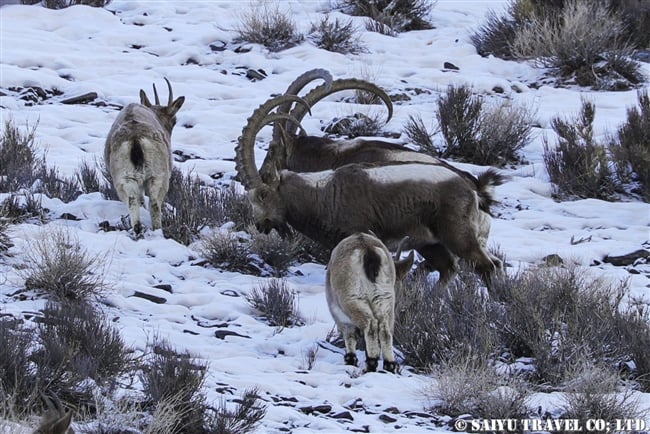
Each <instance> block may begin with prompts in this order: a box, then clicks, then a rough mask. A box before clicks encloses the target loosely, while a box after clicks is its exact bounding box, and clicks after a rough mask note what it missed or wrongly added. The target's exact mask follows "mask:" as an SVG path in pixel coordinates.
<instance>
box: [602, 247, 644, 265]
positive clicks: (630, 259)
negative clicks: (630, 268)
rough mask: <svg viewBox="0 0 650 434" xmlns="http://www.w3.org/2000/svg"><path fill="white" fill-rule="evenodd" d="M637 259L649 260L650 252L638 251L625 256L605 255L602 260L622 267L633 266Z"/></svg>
mask: <svg viewBox="0 0 650 434" xmlns="http://www.w3.org/2000/svg"><path fill="white" fill-rule="evenodd" d="M639 259H646V260H647V259H650V251H648V250H645V249H639V250H636V251H634V252H632V253H628V254H626V255H618V256H612V255H607V256H605V257H604V258H603V261H604V262H607V263H608V264H612V265H616V266H619V267H620V266H623V265H634V263H635V262H636V261H637V260H639Z"/></svg>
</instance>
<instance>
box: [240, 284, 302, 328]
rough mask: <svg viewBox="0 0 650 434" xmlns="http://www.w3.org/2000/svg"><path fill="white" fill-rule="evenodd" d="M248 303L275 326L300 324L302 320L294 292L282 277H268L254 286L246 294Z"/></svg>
mask: <svg viewBox="0 0 650 434" xmlns="http://www.w3.org/2000/svg"><path fill="white" fill-rule="evenodd" d="M246 300H247V301H248V303H249V304H250V305H251V306H252V307H253V308H254V309H255V310H257V311H259V312H260V313H261V314H262V316H263V317H264V318H265V319H266V321H268V323H269V325H272V326H276V327H291V326H296V325H302V324H303V320H302V319H301V318H300V314H299V313H298V300H297V298H296V292H295V291H294V290H292V289H291V288H289V285H288V284H287V281H286V280H284V279H276V278H274V279H270V280H268V281H267V282H266V283H264V284H261V285H259V286H256V287H255V288H253V289H252V290H251V292H250V293H249V294H248V295H247V296H246Z"/></svg>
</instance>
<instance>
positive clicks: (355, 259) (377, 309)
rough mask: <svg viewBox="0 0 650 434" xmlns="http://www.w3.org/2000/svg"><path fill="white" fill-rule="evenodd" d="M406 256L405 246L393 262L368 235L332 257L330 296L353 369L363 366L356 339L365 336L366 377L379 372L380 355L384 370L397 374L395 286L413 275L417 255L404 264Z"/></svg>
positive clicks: (327, 288) (344, 243)
mask: <svg viewBox="0 0 650 434" xmlns="http://www.w3.org/2000/svg"><path fill="white" fill-rule="evenodd" d="M403 241H405V239H404V240H403ZM402 244H403V243H402ZM401 251H402V249H401V246H400V247H398V249H397V253H395V260H393V258H392V257H391V255H390V252H389V251H388V248H387V247H386V246H385V245H384V243H382V242H381V241H380V240H379V238H377V237H375V236H374V235H372V234H367V233H357V234H352V235H350V236H349V237H347V238H344V239H343V240H342V241H341V242H340V243H339V244H338V245H337V246H336V247H335V248H334V250H333V251H332V256H331V257H330V260H329V263H328V265H327V274H326V282H325V294H326V297H327V304H328V306H329V309H330V313H331V314H332V317H333V318H334V321H335V322H336V327H337V328H338V330H339V333H341V334H342V335H343V340H344V341H345V358H344V360H345V363H346V364H347V365H354V366H356V365H357V362H358V360H357V356H356V347H357V337H356V334H357V331H361V332H363V337H364V340H365V343H366V371H368V372H374V371H376V370H377V367H378V365H379V353H380V349H381V355H382V358H383V360H384V370H386V371H389V372H393V373H394V372H395V371H396V369H397V363H396V362H395V355H394V354H393V327H394V324H395V285H396V284H397V283H398V282H400V281H401V280H402V279H403V278H404V277H405V276H406V275H407V274H408V271H409V270H410V269H411V266H412V265H413V259H414V257H413V252H411V253H410V254H409V256H408V257H407V258H406V259H403V260H400V255H401Z"/></svg>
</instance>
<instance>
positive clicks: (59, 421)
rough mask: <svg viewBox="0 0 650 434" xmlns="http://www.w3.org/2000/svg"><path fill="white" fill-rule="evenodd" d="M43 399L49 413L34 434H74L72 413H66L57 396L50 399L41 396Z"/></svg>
mask: <svg viewBox="0 0 650 434" xmlns="http://www.w3.org/2000/svg"><path fill="white" fill-rule="evenodd" d="M41 398H42V399H43V401H44V402H45V405H46V406H47V411H46V412H45V414H44V415H43V417H42V418H41V423H40V425H39V426H38V428H36V430H35V431H34V432H33V433H32V434H74V430H73V429H72V428H71V427H70V424H71V423H72V412H71V411H66V409H65V408H64V407H63V404H61V401H59V398H57V397H56V396H54V397H52V398H50V397H49V396H45V395H42V394H41Z"/></svg>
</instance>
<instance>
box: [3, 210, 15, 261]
mask: <svg viewBox="0 0 650 434" xmlns="http://www.w3.org/2000/svg"><path fill="white" fill-rule="evenodd" d="M8 231H9V220H8V219H7V218H6V217H5V216H4V215H3V214H2V207H1V206H0V255H4V254H5V253H6V252H7V250H9V249H10V248H11V247H13V245H14V244H13V243H12V242H11V238H10V237H9V234H8Z"/></svg>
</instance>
